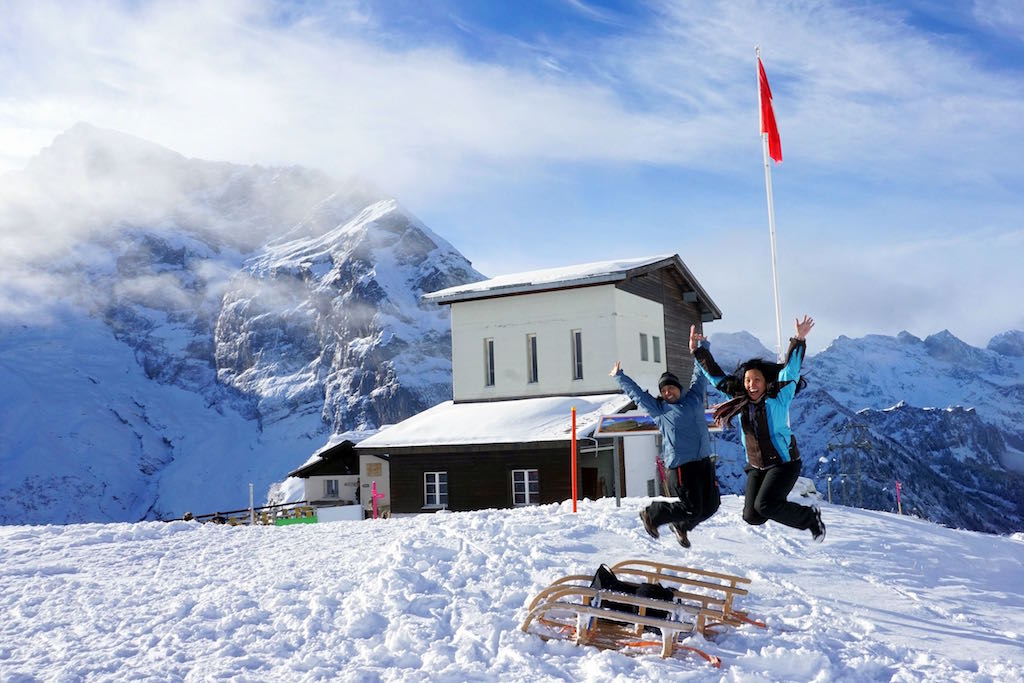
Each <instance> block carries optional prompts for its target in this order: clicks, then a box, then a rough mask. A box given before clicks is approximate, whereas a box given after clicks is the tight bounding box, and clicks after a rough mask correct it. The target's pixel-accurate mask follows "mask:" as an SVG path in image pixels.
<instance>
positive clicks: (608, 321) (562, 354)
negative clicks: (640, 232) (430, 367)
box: [451, 285, 665, 401]
mask: <svg viewBox="0 0 1024 683" xmlns="http://www.w3.org/2000/svg"><path fill="white" fill-rule="evenodd" d="M451 309H452V310H451V320H452V384H453V394H454V397H455V399H456V400H459V401H473V400H486V399H492V398H505V397H512V396H514V397H529V396H544V395H559V394H562V395H565V394H577V393H592V392H604V391H606V392H613V391H617V390H618V385H617V384H616V383H615V381H614V380H613V379H612V378H611V377H609V376H608V370H609V369H610V368H611V366H612V364H613V363H614V362H615V361H616V360H621V361H622V362H623V366H624V367H626V368H629V369H627V372H629V373H630V375H631V376H632V377H633V378H634V379H637V380H638V382H639V381H640V380H644V381H645V382H647V383H648V384H649V383H650V380H651V378H653V381H654V385H655V386H656V385H657V377H658V376H659V375H660V374H661V373H662V372H663V371H664V366H665V352H664V323H663V315H662V308H661V305H660V304H658V303H655V302H653V301H648V300H647V299H643V298H641V297H638V296H635V295H632V294H629V293H626V292H622V291H619V290H617V289H615V287H614V286H613V285H599V286H594V287H583V288H578V289H568V290H558V291H551V292H540V293H533V294H522V295H517V296H509V297H502V298H496V299H486V300H482V301H462V302H458V303H455V304H453V305H452V307H451ZM573 330H580V331H581V333H582V347H583V378H582V379H579V380H574V379H573V377H572V372H573V367H572V331H573ZM640 331H647V333H648V335H649V336H648V339H650V338H651V337H653V336H657V337H659V338H660V339H661V344H662V353H661V363H654V362H653V360H648V362H646V363H643V362H641V361H640V341H639V332H640ZM530 334H535V335H536V336H537V347H538V352H537V361H538V362H537V365H538V381H537V382H533V383H531V382H528V381H527V380H528V374H527V372H528V369H527V358H528V353H527V335H530ZM485 339H493V340H494V370H495V372H494V380H495V381H494V386H486V383H485V362H484V340H485ZM649 358H650V357H649ZM641 386H644V384H641Z"/></svg>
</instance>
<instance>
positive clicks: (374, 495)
mask: <svg viewBox="0 0 1024 683" xmlns="http://www.w3.org/2000/svg"><path fill="white" fill-rule="evenodd" d="M383 497H384V494H383V493H377V482H373V486H372V487H370V498H372V499H373V518H374V519H377V499H378V498H383Z"/></svg>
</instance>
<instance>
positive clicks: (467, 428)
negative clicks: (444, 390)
mask: <svg viewBox="0 0 1024 683" xmlns="http://www.w3.org/2000/svg"><path fill="white" fill-rule="evenodd" d="M629 403H630V399H629V397H628V396H625V395H624V394H599V395H596V396H552V397H546V398H524V399H517V400H512V401H489V402H477V403H455V402H453V401H446V402H444V403H441V404H439V405H436V406H434V407H433V408H431V409H429V410H426V411H424V412H422V413H419V414H418V415H414V416H412V417H410V418H409V419H408V420H405V421H403V422H399V423H398V424H396V425H394V426H393V427H388V428H387V429H383V430H381V431H379V432H377V434H375V435H374V436H371V437H369V438H368V439H364V440H363V441H361V442H359V443H358V444H357V446H358V447H359V448H396V447H409V446H451V445H470V444H489V443H531V442H536V441H563V440H567V439H569V438H570V434H571V431H572V412H571V411H572V408H573V407H575V408H576V435H577V436H587V435H588V434H590V433H591V432H593V431H594V427H596V426H597V420H598V418H599V417H601V416H602V415H609V414H612V413H617V412H619V411H621V410H622V409H623V408H625V407H626V406H627V405H629Z"/></svg>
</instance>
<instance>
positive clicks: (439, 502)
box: [423, 472, 448, 508]
mask: <svg viewBox="0 0 1024 683" xmlns="http://www.w3.org/2000/svg"><path fill="white" fill-rule="evenodd" d="M423 507H427V508H446V507H448V473H447V472H424V473H423Z"/></svg>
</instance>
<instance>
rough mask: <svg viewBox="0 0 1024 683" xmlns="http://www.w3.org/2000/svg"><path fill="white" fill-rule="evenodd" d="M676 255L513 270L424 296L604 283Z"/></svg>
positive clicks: (449, 298) (438, 297) (435, 298)
mask: <svg viewBox="0 0 1024 683" xmlns="http://www.w3.org/2000/svg"><path fill="white" fill-rule="evenodd" d="M672 258H675V255H674V254H662V255H660V256H647V257H643V258H631V259H618V260H614V261H598V262H596V263H584V264H581V265H576V266H564V267H561V268H546V269H544V270H531V271H527V272H525V273H510V274H508V275H499V276H497V277H492V278H490V279H489V280H481V281H480V282H471V283H469V284H465V285H459V286H457V287H449V288H448V289H442V290H440V291H437V292H431V293H429V294H424V295H423V299H424V300H426V301H436V302H437V303H448V302H450V301H452V300H460V299H473V298H479V297H482V296H494V295H495V294H497V293H501V294H513V293H519V292H528V291H532V290H535V289H547V288H550V287H552V286H553V285H558V286H562V287H568V286H579V285H583V284H600V283H602V282H617V281H618V280H622V279H624V278H625V277H626V273H627V272H629V271H630V270H633V269H635V268H642V267H644V266H650V265H653V264H656V263H659V262H661V261H666V260H669V259H672Z"/></svg>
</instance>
